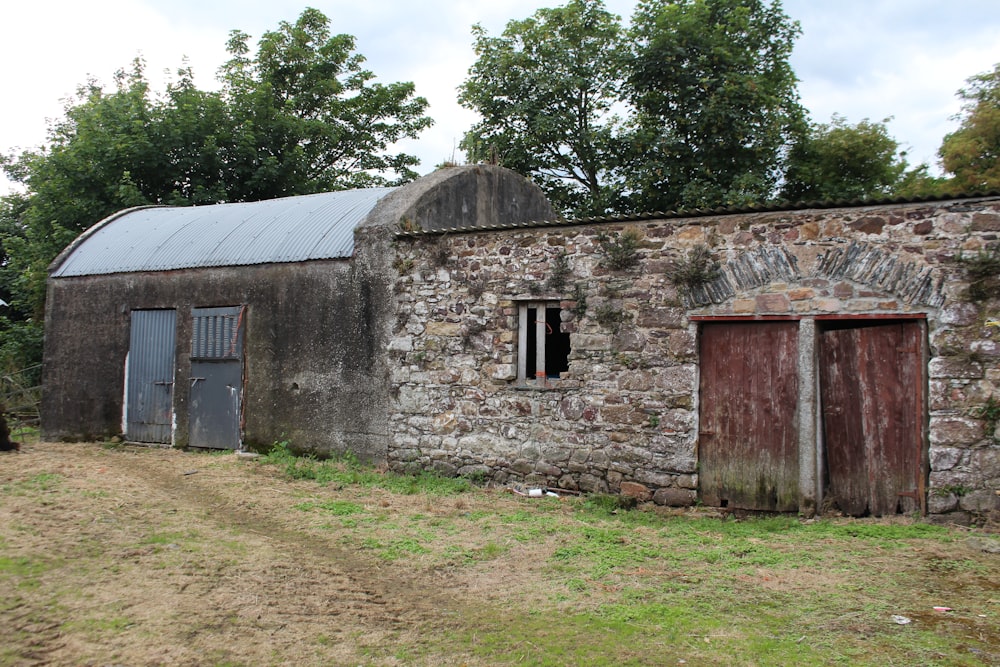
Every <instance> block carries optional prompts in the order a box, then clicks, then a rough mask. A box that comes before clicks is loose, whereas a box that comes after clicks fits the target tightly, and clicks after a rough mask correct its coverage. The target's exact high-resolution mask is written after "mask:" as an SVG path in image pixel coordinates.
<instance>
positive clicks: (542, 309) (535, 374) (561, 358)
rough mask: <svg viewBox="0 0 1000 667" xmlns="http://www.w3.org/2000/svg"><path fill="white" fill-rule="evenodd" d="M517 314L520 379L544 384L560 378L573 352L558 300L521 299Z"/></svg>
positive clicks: (518, 374) (522, 381)
mask: <svg viewBox="0 0 1000 667" xmlns="http://www.w3.org/2000/svg"><path fill="white" fill-rule="evenodd" d="M518 315H519V327H518V330H519V331H518V361H517V371H518V372H517V378H518V381H519V382H520V383H521V384H536V385H544V384H545V383H546V381H548V380H554V379H558V378H559V377H560V376H561V375H562V374H563V373H565V372H566V371H568V370H569V352H570V344H569V334H568V333H565V332H564V331H563V330H562V311H561V310H560V309H559V303H558V302H552V303H548V302H531V303H522V304H521V306H520V308H519V309H518Z"/></svg>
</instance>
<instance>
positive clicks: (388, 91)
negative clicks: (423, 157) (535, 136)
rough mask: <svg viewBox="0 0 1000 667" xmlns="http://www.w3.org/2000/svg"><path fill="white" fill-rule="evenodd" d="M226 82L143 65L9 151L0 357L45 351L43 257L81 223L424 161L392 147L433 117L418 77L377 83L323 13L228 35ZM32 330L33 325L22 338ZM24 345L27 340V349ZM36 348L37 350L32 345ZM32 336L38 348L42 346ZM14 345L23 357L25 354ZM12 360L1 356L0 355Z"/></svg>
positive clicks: (340, 180) (89, 91)
mask: <svg viewBox="0 0 1000 667" xmlns="http://www.w3.org/2000/svg"><path fill="white" fill-rule="evenodd" d="M228 49H229V54H230V60H229V61H228V62H227V63H226V64H225V66H224V67H223V68H222V70H221V73H220V78H221V82H222V84H223V85H222V89H221V91H218V92H206V91H202V90H199V89H198V88H196V87H195V85H194V82H193V75H192V73H191V70H190V68H188V67H186V66H184V67H182V68H180V69H179V70H178V72H177V77H176V80H175V81H173V82H172V83H170V84H169V85H168V86H167V88H166V91H165V92H163V93H162V94H153V92H152V91H151V90H150V86H149V83H148V80H147V78H146V76H145V72H144V69H143V63H142V61H141V60H138V59H137V60H136V61H134V62H133V63H132V65H131V67H130V68H129V69H127V70H122V71H119V72H118V73H117V74H116V75H115V80H114V83H115V86H114V90H111V91H105V90H104V89H103V88H102V87H101V86H100V85H98V84H97V82H95V81H88V82H87V83H85V84H84V85H82V86H81V87H80V88H79V89H78V91H77V94H76V96H75V97H74V98H73V99H71V100H69V101H68V102H67V104H66V107H65V115H64V117H63V118H61V119H59V120H57V121H55V122H54V123H53V124H52V125H51V126H50V128H49V136H48V140H47V143H46V145H45V146H43V147H41V148H38V149H36V150H29V151H24V152H22V153H21V154H19V155H8V156H6V157H4V158H2V166H3V168H4V170H5V172H6V173H7V175H8V177H10V178H11V179H12V180H14V181H17V182H20V183H22V184H23V185H24V186H25V193H24V194H18V195H10V196H8V197H5V198H3V200H2V205H0V297H2V298H3V299H4V300H5V301H7V302H9V304H10V305H9V306H8V307H6V308H5V309H4V310H3V311H2V312H3V313H4V317H3V319H2V320H0V335H3V336H4V339H3V340H0V355H3V354H4V353H5V352H4V351H7V350H12V349H15V348H16V349H19V350H27V349H28V348H29V347H30V348H31V349H32V350H35V351H34V352H30V353H25V354H27V356H28V357H32V358H23V359H20V360H19V362H20V363H21V364H22V365H27V364H28V363H33V362H34V361H36V360H38V359H40V345H36V343H38V342H39V341H40V340H41V336H40V328H41V322H42V319H43V317H42V315H43V313H42V309H43V303H44V295H45V279H46V277H47V267H48V265H49V263H50V262H51V261H52V259H53V258H54V257H55V256H56V255H57V254H58V253H59V252H60V251H61V250H62V249H63V248H64V247H66V245H68V244H69V243H70V242H71V241H72V240H73V239H74V238H75V237H76V236H77V235H78V234H79V233H80V232H82V231H83V230H84V229H86V228H87V227H89V226H90V225H92V224H94V223H95V222H97V221H99V220H101V219H102V218H104V217H106V216H107V215H110V214H111V213H113V212H114V211H117V210H120V209H123V208H127V207H130V206H138V205H145V204H170V205H183V204H205V203H216V202H222V201H253V200H260V199H268V198H272V197H279V196H285V195H294V194H308V193H313V192H320V191H327V190H336V189H343V188H351V187H361V186H371V185H382V184H395V183H401V182H405V181H407V180H410V179H412V178H414V177H415V176H416V173H415V172H414V171H413V170H412V169H411V167H412V166H414V165H416V164H417V159H416V158H415V157H414V156H412V155H407V154H405V153H396V154H394V153H391V152H390V151H389V147H390V146H391V145H392V144H393V143H395V142H396V141H398V140H400V139H402V138H407V137H415V136H416V135H417V134H418V133H419V132H420V131H421V130H423V129H424V128H426V127H428V126H429V125H430V124H431V120H430V118H428V117H427V116H425V115H424V112H425V110H426V108H427V101H426V100H425V99H423V98H421V97H416V96H415V94H414V88H413V84H411V83H393V84H388V85H384V84H379V83H375V82H374V81H373V80H374V78H375V76H374V74H372V73H371V72H370V71H368V70H365V69H364V68H363V67H362V64H363V62H364V58H363V57H362V56H361V55H359V54H357V53H355V52H354V38H353V37H351V36H349V35H331V34H330V30H329V20H328V19H327V18H326V16H324V15H323V14H322V13H321V12H319V11H317V10H315V9H307V10H305V11H304V12H303V13H302V14H301V15H300V17H299V18H298V20H297V21H296V22H295V23H286V22H283V23H281V24H280V25H279V27H278V29H277V30H274V31H271V32H267V33H265V34H264V35H263V36H262V37H261V39H260V42H259V45H258V48H257V52H256V54H254V55H252V56H251V55H250V46H249V37H248V36H247V35H246V34H244V33H242V32H239V31H234V32H233V33H231V36H230V40H229V44H228ZM24 327H33V331H34V334H35V335H33V336H25V335H24V332H23V331H22V330H23V328H24ZM19 342H24V343H25V345H20V344H19ZM26 346H27V347H26ZM32 346H33V347H32ZM17 354H22V353H21V352H18V353H17ZM3 362H4V360H3V359H0V363H3Z"/></svg>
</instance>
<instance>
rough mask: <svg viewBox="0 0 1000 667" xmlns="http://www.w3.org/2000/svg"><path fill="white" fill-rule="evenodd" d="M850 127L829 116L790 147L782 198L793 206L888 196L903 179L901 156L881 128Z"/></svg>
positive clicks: (865, 122)
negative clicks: (803, 203)
mask: <svg viewBox="0 0 1000 667" xmlns="http://www.w3.org/2000/svg"><path fill="white" fill-rule="evenodd" d="M888 120H889V119H886V120H884V121H882V122H872V121H870V120H868V119H867V118H866V119H864V120H862V121H861V122H860V123H857V124H856V125H851V124H849V123H848V122H847V119H845V118H844V117H843V116H839V115H834V116H833V118H832V119H831V121H830V122H829V123H817V124H813V125H811V126H810V128H809V132H808V134H806V135H804V136H802V137H801V138H800V139H799V140H798V141H797V142H796V143H795V145H794V146H793V147H792V149H791V152H790V153H789V156H788V165H787V168H786V171H785V181H784V184H783V185H782V189H781V194H782V196H783V197H784V198H785V199H790V200H792V201H806V200H829V199H864V198H870V197H884V196H887V195H891V194H893V193H894V192H895V191H896V189H897V188H898V187H899V186H900V185H901V183H902V182H903V180H904V177H905V175H906V173H907V171H906V167H907V163H906V157H905V152H904V151H902V150H900V146H899V142H898V141H896V140H895V139H894V138H893V137H892V135H890V134H889V129H888V127H887V126H886V123H887V122H888Z"/></svg>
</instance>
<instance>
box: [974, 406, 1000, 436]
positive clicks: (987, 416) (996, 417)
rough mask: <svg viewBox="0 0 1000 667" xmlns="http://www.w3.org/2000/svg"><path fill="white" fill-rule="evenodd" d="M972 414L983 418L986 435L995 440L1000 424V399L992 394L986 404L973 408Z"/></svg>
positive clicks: (977, 417)
mask: <svg viewBox="0 0 1000 667" xmlns="http://www.w3.org/2000/svg"><path fill="white" fill-rule="evenodd" d="M972 416H973V417H975V418H976V419H982V420H983V422H984V423H985V424H984V428H985V431H986V437H987V438H989V439H990V440H993V441H994V442H995V441H996V437H995V436H994V433H996V430H997V425H998V424H1000V401H998V400H997V399H996V398H995V397H993V396H990V397H989V399H987V401H986V403H985V404H984V405H981V406H979V407H978V408H974V409H973V410H972Z"/></svg>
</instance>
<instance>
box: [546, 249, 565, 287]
mask: <svg viewBox="0 0 1000 667" xmlns="http://www.w3.org/2000/svg"><path fill="white" fill-rule="evenodd" d="M570 273H571V270H570V268H569V259H567V257H566V251H565V250H563V251H561V252H560V253H559V254H558V255H556V256H555V257H554V258H553V259H552V268H550V269H549V278H548V280H546V281H545V285H546V287H548V288H549V289H551V290H554V291H556V292H562V291H563V290H564V289H566V280H567V278H569V275H570Z"/></svg>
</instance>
